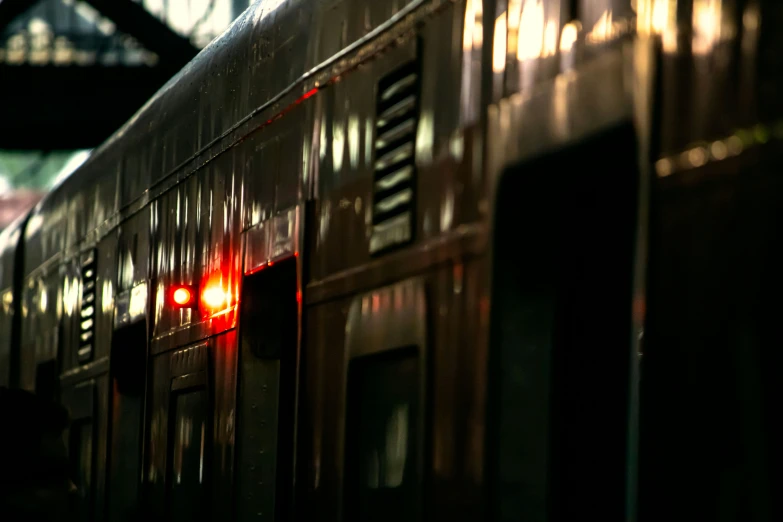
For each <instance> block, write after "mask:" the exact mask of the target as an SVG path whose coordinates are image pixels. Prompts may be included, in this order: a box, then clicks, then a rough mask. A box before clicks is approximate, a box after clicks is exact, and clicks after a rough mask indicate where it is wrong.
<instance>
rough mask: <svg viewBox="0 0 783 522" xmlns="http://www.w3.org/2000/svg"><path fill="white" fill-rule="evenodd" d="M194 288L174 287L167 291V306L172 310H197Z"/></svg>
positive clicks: (196, 293)
mask: <svg viewBox="0 0 783 522" xmlns="http://www.w3.org/2000/svg"><path fill="white" fill-rule="evenodd" d="M196 295H198V291H197V290H196V287H194V286H191V285H176V286H173V287H171V288H169V290H168V298H167V302H168V305H169V306H171V307H173V308H197V307H198V303H196Z"/></svg>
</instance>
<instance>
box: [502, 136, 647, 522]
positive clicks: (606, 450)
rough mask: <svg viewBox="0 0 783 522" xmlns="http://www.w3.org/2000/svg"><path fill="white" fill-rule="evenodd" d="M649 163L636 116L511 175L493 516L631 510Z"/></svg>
mask: <svg viewBox="0 0 783 522" xmlns="http://www.w3.org/2000/svg"><path fill="white" fill-rule="evenodd" d="M586 166H589V167H590V169H595V174H593V172H592V171H586V170H585V167H586ZM637 173H638V168H637V154H636V145H635V134H634V131H633V127H632V126H631V125H630V124H622V125H619V126H617V127H614V128H612V129H608V130H606V131H605V132H603V133H601V134H596V135H593V136H592V137H590V138H587V139H585V140H583V141H581V142H579V143H574V144H572V145H570V146H568V147H565V148H561V149H558V150H556V151H553V152H552V153H547V154H545V155H543V156H540V157H537V158H533V159H530V160H527V161H525V162H524V163H522V164H519V165H514V166H512V167H510V168H509V169H507V171H506V172H504V174H503V177H502V178H501V181H500V186H499V187H498V191H497V194H498V199H497V206H496V209H497V210H496V211H497V215H496V223H497V226H496V230H495V234H496V240H495V242H494V243H495V247H494V248H495V251H494V254H493V257H494V266H493V289H492V295H493V303H492V318H491V321H492V323H491V324H492V326H491V328H492V330H491V349H490V350H491V351H490V379H489V382H490V384H489V385H490V396H489V401H488V404H489V422H488V427H487V430H488V432H487V437H488V441H487V455H488V463H487V473H488V477H487V480H488V483H489V493H490V499H489V502H488V506H489V508H490V510H491V515H492V516H491V519H493V520H496V521H506V520H528V521H532V522H535V521H538V522H544V521H548V520H604V519H605V520H610V519H611V520H620V519H623V518H625V511H624V509H625V505H626V493H627V485H628V484H627V482H626V480H627V475H626V474H627V461H626V458H627V441H628V435H629V419H628V411H629V398H628V397H629V388H630V384H629V368H630V364H631V352H632V345H631V317H632V316H631V309H632V307H631V297H632V282H633V274H634V252H635V239H636V222H637V205H636V201H637V199H638V195H637V190H638V174H637ZM599 476H600V479H598V477H599Z"/></svg>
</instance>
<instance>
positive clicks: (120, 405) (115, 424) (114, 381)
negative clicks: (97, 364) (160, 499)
mask: <svg viewBox="0 0 783 522" xmlns="http://www.w3.org/2000/svg"><path fill="white" fill-rule="evenodd" d="M146 367H147V323H146V321H137V322H135V323H132V324H130V325H127V326H124V327H122V328H118V329H117V330H115V331H114V334H113V336H112V346H111V361H110V368H111V403H110V405H109V407H110V409H111V416H110V423H111V424H110V427H109V436H110V441H111V442H110V446H109V451H108V455H109V457H108V458H109V466H108V467H109V477H108V493H107V494H108V499H107V501H108V508H107V509H108V515H109V520H116V521H121V522H125V521H127V522H131V520H132V516H133V514H134V512H135V509H136V507H137V503H138V502H139V486H140V477H141V447H142V425H143V411H144V390H145V385H146V375H147V372H146Z"/></svg>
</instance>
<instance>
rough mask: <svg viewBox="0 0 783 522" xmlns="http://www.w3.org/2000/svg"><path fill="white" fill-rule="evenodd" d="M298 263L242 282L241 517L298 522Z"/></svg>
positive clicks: (279, 266) (267, 270)
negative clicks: (294, 512) (295, 509)
mask: <svg viewBox="0 0 783 522" xmlns="http://www.w3.org/2000/svg"><path fill="white" fill-rule="evenodd" d="M298 288H299V286H298V278H297V258H296V257H289V258H287V259H283V260H281V261H276V262H274V263H269V265H267V266H265V267H264V268H263V269H262V270H260V271H257V272H255V273H253V274H250V275H246V276H245V278H244V281H243V284H242V297H241V301H240V302H241V306H242V311H241V318H240V351H239V383H238V386H239V394H238V396H237V434H236V452H237V453H236V455H237V460H236V461H237V482H236V484H237V491H236V503H235V505H236V517H237V520H240V521H243V520H258V519H259V517H268V519H269V520H277V521H283V520H291V511H290V510H291V507H292V495H293V470H294V426H295V412H296V407H295V401H296V376H297V363H298V354H297V352H298V343H299V302H298V299H297V295H298Z"/></svg>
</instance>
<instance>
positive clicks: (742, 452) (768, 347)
mask: <svg viewBox="0 0 783 522" xmlns="http://www.w3.org/2000/svg"><path fill="white" fill-rule="evenodd" d="M767 153H769V155H770V156H772V157H770V156H764V155H763V154H758V155H754V153H753V152H747V153H743V155H742V156H740V157H738V158H736V159H730V160H727V161H726V162H713V163H712V164H708V165H707V166H705V167H703V168H700V169H695V170H694V171H691V172H680V173H675V174H673V175H671V176H668V177H666V178H661V179H658V180H656V183H655V185H654V190H653V193H652V196H653V197H652V204H651V211H650V223H651V230H650V252H651V257H650V262H649V275H648V283H647V288H648V305H647V324H646V325H645V346H644V356H643V364H642V373H641V389H640V412H641V417H640V439H639V441H640V447H639V470H640V477H639V521H640V522H650V521H654V520H655V521H657V520H661V519H662V518H665V519H666V520H713V521H716V522H728V521H735V520H742V521H743V522H762V521H763V522H766V521H770V520H780V519H781V517H783V512H782V511H783V504H781V502H780V501H779V500H778V497H779V492H780V489H781V486H783V479H782V478H781V477H782V475H781V473H780V472H779V471H778V470H779V469H780V463H781V457H782V456H783V452H781V449H780V444H779V443H778V441H779V440H780V439H781V429H780V422H779V421H778V419H777V417H778V411H779V406H778V404H779V401H778V399H779V397H780V396H781V387H780V382H781V381H780V378H779V377H778V370H779V368H780V367H781V365H782V364H783V355H781V350H780V348H779V346H780V345H779V344H778V343H779V326H778V325H779V321H780V316H781V313H782V312H783V306H781V300H780V295H781V293H783V272H781V269H780V267H781V265H783V247H782V246H781V245H783V232H782V231H783V178H781V176H780V165H781V155H780V151H779V150H777V151H767ZM776 513H777V514H776Z"/></svg>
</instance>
